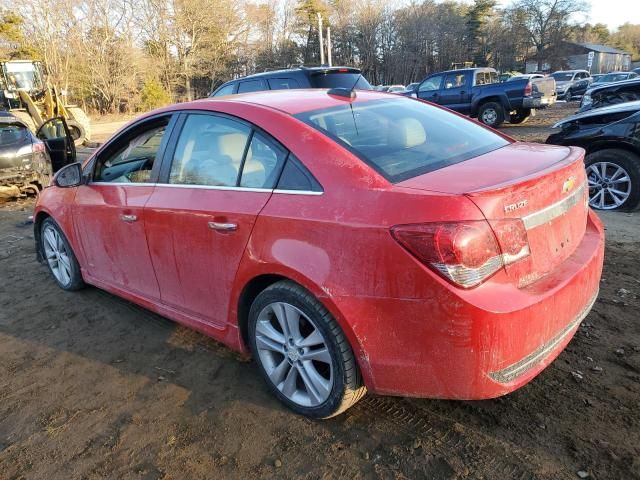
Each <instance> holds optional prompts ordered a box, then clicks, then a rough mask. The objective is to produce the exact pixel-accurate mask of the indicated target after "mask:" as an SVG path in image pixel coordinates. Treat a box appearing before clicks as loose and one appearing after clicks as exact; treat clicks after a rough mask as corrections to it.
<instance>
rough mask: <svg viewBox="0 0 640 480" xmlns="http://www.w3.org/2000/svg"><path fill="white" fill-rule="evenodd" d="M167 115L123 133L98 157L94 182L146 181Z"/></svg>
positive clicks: (156, 154) (162, 133) (155, 158)
mask: <svg viewBox="0 0 640 480" xmlns="http://www.w3.org/2000/svg"><path fill="white" fill-rule="evenodd" d="M168 123H169V118H168V117H166V118H161V119H156V120H154V121H152V122H151V123H150V124H148V125H147V126H146V127H143V128H142V129H141V130H136V132H135V133H133V134H126V133H125V134H124V138H123V139H122V141H120V140H119V139H117V140H116V141H115V142H114V144H113V146H112V147H110V148H108V150H106V151H105V153H104V154H101V155H100V156H99V157H98V160H97V162H96V168H95V172H94V175H93V181H94V182H109V183H149V182H151V181H152V179H151V172H152V171H153V166H154V164H155V162H156V160H157V158H158V157H159V153H160V145H161V144H162V139H163V137H164V134H165V131H166V128H167V125H168Z"/></svg>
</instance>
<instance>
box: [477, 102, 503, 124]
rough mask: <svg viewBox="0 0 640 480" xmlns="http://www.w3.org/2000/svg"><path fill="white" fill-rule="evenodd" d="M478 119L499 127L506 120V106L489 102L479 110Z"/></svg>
mask: <svg viewBox="0 0 640 480" xmlns="http://www.w3.org/2000/svg"><path fill="white" fill-rule="evenodd" d="M478 120H480V121H481V122H482V123H484V124H485V125H486V126H488V127H491V128H498V127H499V126H500V125H502V123H503V122H504V108H502V105H500V104H499V103H496V102H487V103H485V104H483V105H482V106H481V107H480V110H478Z"/></svg>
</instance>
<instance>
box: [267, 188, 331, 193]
mask: <svg viewBox="0 0 640 480" xmlns="http://www.w3.org/2000/svg"><path fill="white" fill-rule="evenodd" d="M273 193H282V194H284V195H322V194H323V193H324V192H314V191H313V190H280V189H277V188H276V189H275V190H274V191H273Z"/></svg>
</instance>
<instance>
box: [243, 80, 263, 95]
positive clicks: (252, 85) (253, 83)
mask: <svg viewBox="0 0 640 480" xmlns="http://www.w3.org/2000/svg"><path fill="white" fill-rule="evenodd" d="M260 90H264V86H263V85H262V80H247V81H246V82H240V85H238V93H246V92H258V91H260Z"/></svg>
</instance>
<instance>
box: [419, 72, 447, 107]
mask: <svg viewBox="0 0 640 480" xmlns="http://www.w3.org/2000/svg"><path fill="white" fill-rule="evenodd" d="M442 77H443V76H442V75H434V76H432V77H429V78H427V79H426V80H425V81H423V82H422V83H421V84H420V85H419V86H418V98H420V99H422V100H428V101H429V102H433V103H440V84H441V83H442Z"/></svg>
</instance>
